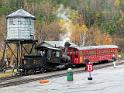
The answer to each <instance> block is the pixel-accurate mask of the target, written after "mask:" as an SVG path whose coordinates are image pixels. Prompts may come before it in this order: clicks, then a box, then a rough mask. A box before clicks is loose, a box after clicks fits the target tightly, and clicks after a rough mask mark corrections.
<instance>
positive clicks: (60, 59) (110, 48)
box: [19, 41, 118, 75]
mask: <svg viewBox="0 0 124 93" xmlns="http://www.w3.org/2000/svg"><path fill="white" fill-rule="evenodd" d="M61 45H62V42H61V41H46V42H43V43H42V44H39V45H38V46H37V47H36V51H37V53H36V54H35V55H25V56H24V58H23V61H22V63H21V64H20V67H19V70H20V72H21V73H23V74H25V75H26V74H33V73H36V72H45V71H53V70H57V69H62V68H67V67H70V66H77V65H81V64H83V65H84V64H85V60H86V59H88V60H89V61H90V62H92V63H99V62H105V61H114V60H113V59H117V56H118V46H116V45H99V46H85V47H84V46H83V47H79V46H77V45H75V44H73V43H69V42H65V44H64V46H61Z"/></svg>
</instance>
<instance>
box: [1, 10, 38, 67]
mask: <svg viewBox="0 0 124 93" xmlns="http://www.w3.org/2000/svg"><path fill="white" fill-rule="evenodd" d="M35 19H36V18H35V16H33V15H31V14H30V13H28V12H27V11H25V10H23V9H19V10H17V11H16V12H13V13H11V14H9V15H8V16H7V17H6V20H7V21H6V22H7V35H6V39H5V47H4V52H3V58H2V59H3V61H2V64H4V63H5V61H4V59H5V54H6V48H7V47H8V48H9V49H10V50H11V52H12V54H13V55H14V57H15V59H16V63H15V65H16V68H18V66H19V65H20V64H21V61H22V58H23V54H22V52H23V51H25V52H26V53H27V54H31V52H32V49H33V47H34V46H35V45H36V42H37V40H35V30H34V21H35ZM11 44H15V45H16V53H14V50H13V49H12V47H11ZM27 44H28V45H31V48H30V49H29V48H28V49H26V47H25V45H27ZM29 50H30V51H29Z"/></svg>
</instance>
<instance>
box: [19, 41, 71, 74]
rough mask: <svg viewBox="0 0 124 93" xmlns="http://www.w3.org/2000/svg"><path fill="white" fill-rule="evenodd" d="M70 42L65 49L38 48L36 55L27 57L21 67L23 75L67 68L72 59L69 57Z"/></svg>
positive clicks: (20, 70)
mask: <svg viewBox="0 0 124 93" xmlns="http://www.w3.org/2000/svg"><path fill="white" fill-rule="evenodd" d="M69 46H70V43H69V42H66V43H65V47H64V48H63V49H61V48H60V47H59V48H57V47H51V46H37V47H36V51H37V53H36V54H35V55H32V54H31V55H25V56H24V58H23V60H22V63H21V64H20V66H19V72H21V74H25V75H27V74H33V73H36V72H45V71H53V70H57V69H61V68H64V67H67V65H69V64H68V63H69V61H70V57H69V56H68V55H67V51H68V47H69Z"/></svg>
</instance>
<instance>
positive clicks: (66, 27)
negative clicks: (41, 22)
mask: <svg viewBox="0 0 124 93" xmlns="http://www.w3.org/2000/svg"><path fill="white" fill-rule="evenodd" d="M69 12H70V9H69V8H65V7H64V5H62V4H61V5H60V7H59V8H58V10H57V17H58V18H59V19H61V20H63V21H64V22H63V23H64V24H63V25H62V29H61V30H62V31H63V32H64V33H62V34H60V40H62V41H63V42H67V41H68V42H70V37H71V32H72V22H71V20H70V19H69V16H70V15H69Z"/></svg>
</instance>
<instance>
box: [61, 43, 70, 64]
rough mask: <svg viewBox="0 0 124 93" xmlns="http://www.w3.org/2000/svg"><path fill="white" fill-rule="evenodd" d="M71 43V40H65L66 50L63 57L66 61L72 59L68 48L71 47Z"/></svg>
mask: <svg viewBox="0 0 124 93" xmlns="http://www.w3.org/2000/svg"><path fill="white" fill-rule="evenodd" d="M70 45H71V44H70V43H69V42H65V51H64V53H63V55H62V58H64V60H65V61H66V62H68V61H70V57H69V56H68V48H69V46H70Z"/></svg>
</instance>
